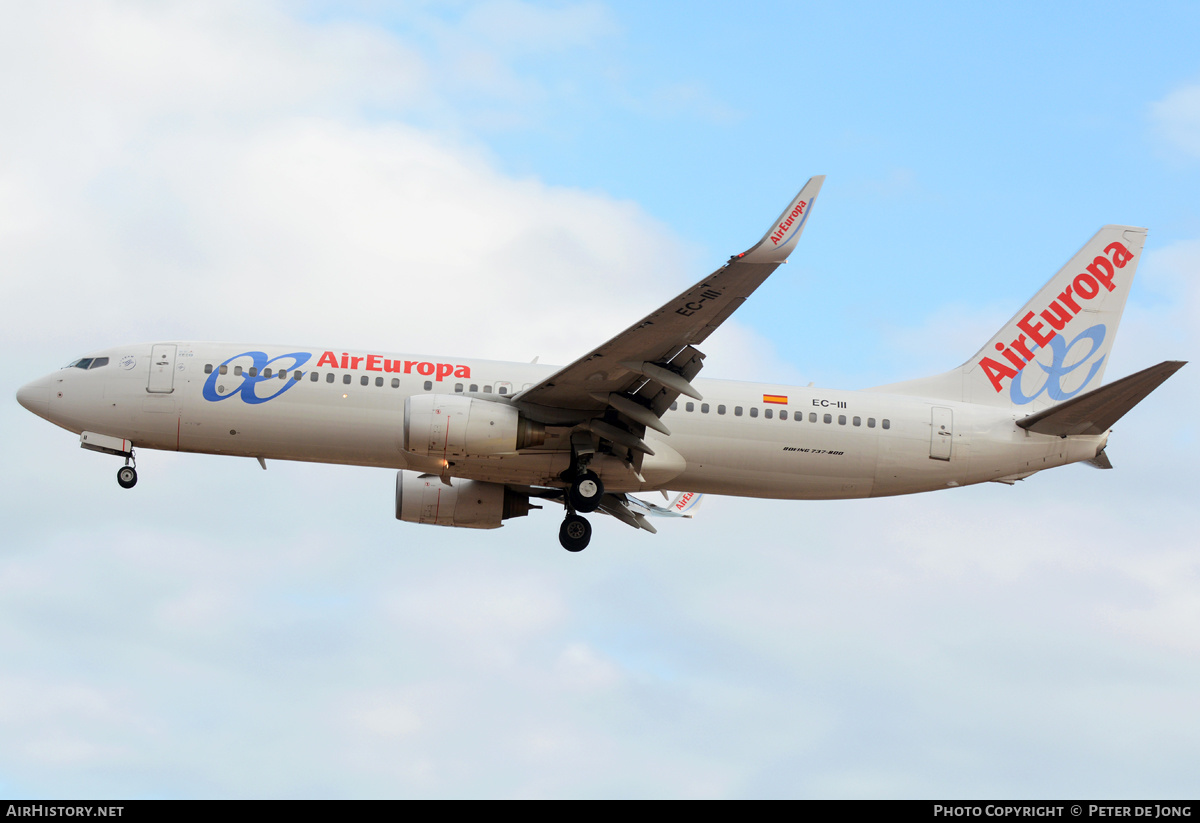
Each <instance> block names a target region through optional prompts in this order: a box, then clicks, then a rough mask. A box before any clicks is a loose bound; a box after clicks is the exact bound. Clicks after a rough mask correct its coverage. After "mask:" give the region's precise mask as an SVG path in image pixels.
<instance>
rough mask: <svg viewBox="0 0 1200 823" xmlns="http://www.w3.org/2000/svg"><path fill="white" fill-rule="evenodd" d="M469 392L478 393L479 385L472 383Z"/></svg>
mask: <svg viewBox="0 0 1200 823" xmlns="http://www.w3.org/2000/svg"><path fill="white" fill-rule="evenodd" d="M471 391H473V392H477V391H479V384H478V383H472V384H471Z"/></svg>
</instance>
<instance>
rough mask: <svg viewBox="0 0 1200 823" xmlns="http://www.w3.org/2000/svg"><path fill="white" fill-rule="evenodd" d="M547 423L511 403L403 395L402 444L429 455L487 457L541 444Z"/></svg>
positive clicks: (439, 395) (409, 449)
mask: <svg viewBox="0 0 1200 823" xmlns="http://www.w3.org/2000/svg"><path fill="white" fill-rule="evenodd" d="M545 441H546V427H545V425H544V424H542V423H535V422H533V421H532V420H528V419H526V418H525V417H524V415H522V414H521V413H520V412H519V411H517V409H516V407H515V406H511V405H509V404H507V403H497V402H493V401H491V400H480V399H479V398H477V397H464V396H463V395H461V394H417V395H413V396H412V397H409V398H408V399H406V400H405V401H404V439H403V442H402V443H401V446H402V447H403V449H404V450H405V451H407V452H413V453H415V454H421V455H427V456H429V457H442V458H446V457H468V456H474V457H486V456H489V455H499V454H516V452H517V450H518V449H527V448H532V447H533V446H540V445H542V443H544V442H545Z"/></svg>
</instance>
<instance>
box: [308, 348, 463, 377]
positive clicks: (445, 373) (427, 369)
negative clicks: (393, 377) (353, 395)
mask: <svg viewBox="0 0 1200 823" xmlns="http://www.w3.org/2000/svg"><path fill="white" fill-rule="evenodd" d="M321 366H329V367H330V368H334V369H351V370H357V369H359V368H360V367H361V368H363V369H365V370H366V371H380V372H392V373H394V374H420V375H424V376H425V377H433V379H434V380H438V381H441V380H445V379H446V378H447V377H452V376H453V377H470V376H471V367H470V366H459V365H457V364H454V363H430V362H428V361H425V360H390V359H386V358H384V357H383V355H380V354H368V355H366V356H365V357H357V356H351V355H349V354H347V353H346V352H342V356H341V359H338V356H337V355H335V354H334V353H333V352H331V351H327V352H325V353H324V354H322V355H321V359H320V360H318V361H317V367H318V368H320V367H321Z"/></svg>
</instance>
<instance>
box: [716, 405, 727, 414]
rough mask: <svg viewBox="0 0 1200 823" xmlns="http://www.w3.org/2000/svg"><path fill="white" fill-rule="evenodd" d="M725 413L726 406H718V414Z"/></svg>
mask: <svg viewBox="0 0 1200 823" xmlns="http://www.w3.org/2000/svg"><path fill="white" fill-rule="evenodd" d="M724 413H725V404H723V403H722V404H721V405H720V406H717V414H724Z"/></svg>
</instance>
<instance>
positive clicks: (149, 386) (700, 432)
mask: <svg viewBox="0 0 1200 823" xmlns="http://www.w3.org/2000/svg"><path fill="white" fill-rule="evenodd" d="M823 181H824V177H814V178H812V179H811V180H809V181H808V183H807V184H806V185H805V186H804V188H803V190H801V192H800V194H799V195H797V197H796V198H795V200H793V201H792V202H791V203H790V204H789V205H788V207H787V208H786V209H785V210H784V211H783V214H781V215H780V217H779V219H778V220H776V221H775V223H773V224H772V226H771V228H770V230H769V231H768V232H767V233H766V235H765V236H764V237H763V238H762V239H761V240H760V241H759V242H758V243H756V244H755V245H754V246H753V247H752V248H751V249H750V250H749V251H746V252H744V253H742V254H738V255H735V256H733V257H732V258H730V259H729V261H728V262H727V263H726V264H725V265H723V266H721V268H719V269H717V271H715V272H713V273H712V274H711V275H709V276H708V277H706V278H704V279H703V280H701V281H700V282H698V283H696V284H695V285H694V286H692V287H691V288H689V289H688V290H686V291H685V292H683V293H682V294H680V295H679V296H678V297H676V298H674V299H673V300H670V301H668V302H667V303H666V304H665V305H664V306H662V307H661V308H659V309H657V310H656V311H654V312H653V313H651V314H650V315H648V316H647V317H645V318H644V319H642V320H640V321H639V322H637V323H635V324H634V325H632V326H630V327H629V328H628V329H626V330H625V331H623V332H621V333H620V334H618V335H617V336H616V337H614V338H612V339H611V340H608V341H607V342H605V343H603V344H601V345H600V346H598V347H596V348H595V349H593V350H592V351H590V352H588V353H587V354H585V355H584V356H583V357H580V358H579V359H578V360H576V361H575V362H574V363H571V364H570V365H569V366H565V367H562V368H556V367H550V366H545V365H539V364H536V363H502V362H494V361H487V360H464V359H460V358H452V357H438V356H428V355H413V354H387V353H382V352H369V351H343V350H341V349H326V348H305V347H296V346H274V345H259V344H253V345H245V344H229V343H193V342H170V343H147V344H141V345H130V346H121V347H118V348H113V349H107V350H105V351H99V352H95V353H93V354H91V355H89V356H87V357H84V358H81V359H79V360H77V361H75V362H73V363H71V364H69V365H68V366H67V367H64V368H63V369H60V370H59V371H57V372H53V373H51V374H49V375H47V376H46V377H43V378H41V379H39V380H35V381H33V382H32V383H29V384H28V385H26V386H23V387H22V388H21V389H20V390H19V391H18V393H17V399H18V400H19V401H20V403H21V405H23V406H24V407H25V408H27V409H29V410H30V411H32V412H34V413H35V414H37V415H39V416H41V417H44V418H46V419H47V420H49V421H51V422H52V423H55V424H57V425H59V426H61V427H62V428H64V429H67V430H69V431H72V432H75V433H76V434H78V435H79V436H80V443H81V445H82V446H83V447H84V448H87V449H92V450H95V451H99V452H104V453H107V454H113V455H117V456H119V457H123V458H124V459H125V464H124V465H123V466H122V467H121V468H120V470H119V471H118V473H117V481H118V482H119V483H120V484H121V485H122V486H124V487H126V488H130V487H132V486H133V485H134V483H136V482H137V473H136V467H135V464H134V450H135V449H139V448H147V449H169V450H174V451H185V452H204V453H212V454H230V455H241V456H246V457H254V458H257V459H258V460H259V461H260V462H261V463H262V464H263V467H264V468H265V467H266V462H265V461H266V460H267V459H281V460H307V461H317V462H324V463H347V464H354V465H362V466H385V467H390V468H395V469H398V470H399V471H398V473H397V477H396V517H397V518H399V519H401V520H406V521H409V522H413V523H427V524H436V525H440V526H461V527H468V528H482V529H488V528H496V527H498V526H500V525H502V522H503V521H504V520H505V519H506V518H509V517H519V516H522V515H525V514H527V513H528V512H529V510H530V509H531V508H537V507H536V506H532V505H531V501H535V500H543V501H556V502H559V503H561V504H562V505H563V506H564V507H565V509H566V517H565V519H564V521H563V523H562V526H561V528H560V530H559V539H560V541H561V543H562V545H563V546H564V547H565V548H567V549H569V550H571V551H579V550H581V549H583V548H584V547H586V546H587V544H588V541H589V540H590V538H591V526H590V524H589V522H588V521H587V519H586V518H584V517H583V516H582V515H583V514H586V513H590V512H596V511H600V512H603V513H605V514H609V515H612V516H613V517H616V518H617V519H618V520H621V521H622V522H624V523H627V524H629V525H630V526H634V527H637V528H642V529H646V530H647V531H651V532H653V531H655V529H654V527H653V526H652V525H651V524H650V522H649V519H648V516H660V515H661V516H676V517H677V516H687V515H686V512H688V511H689V510H690V509H691V508H692V507H694V506H695V505H696V503H697V501H698V500H699V497H700V495H701V494H709V493H711V494H730V495H743V496H753V497H772V498H793V499H830V498H850V497H880V496H884V495H896V494H909V493H912V492H921V491H932V490H934V489H944V488H948V487H954V486H963V485H967V484H970V483H981V482H984V481H989V480H991V481H999V482H1002V483H1010V484H1011V483H1013V482H1015V481H1017V480H1020V479H1023V478H1026V477H1028V476H1029V475H1031V474H1034V473H1035V472H1039V471H1042V470H1044V469H1048V468H1053V467H1054V466H1061V465H1064V464H1066V463H1074V462H1078V461H1086V462H1090V463H1092V464H1093V465H1096V466H1100V467H1102V468H1109V467H1110V465H1109V463H1108V460H1107V458H1106V456H1105V453H1104V448H1105V444H1106V443H1107V440H1108V436H1109V432H1110V428H1111V426H1112V425H1113V423H1114V422H1116V420H1117V419H1119V418H1120V417H1121V416H1122V415H1123V414H1125V413H1126V412H1127V411H1129V409H1131V408H1133V406H1135V405H1136V404H1137V403H1138V402H1140V401H1141V400H1142V399H1143V398H1144V397H1145V396H1146V395H1147V394H1149V393H1150V392H1151V391H1152V390H1153V389H1154V388H1155V387H1157V386H1158V385H1159V384H1160V383H1162V382H1163V381H1164V380H1166V379H1167V378H1168V377H1169V376H1170V375H1171V374H1173V373H1174V372H1175V371H1176V370H1177V369H1179V368H1180V367H1181V366H1182V365H1183V363H1181V362H1177V361H1167V362H1163V363H1160V364H1158V365H1157V366H1152V367H1150V368H1148V369H1146V370H1144V371H1141V372H1138V373H1136V374H1133V375H1130V376H1128V377H1125V378H1122V379H1121V380H1118V381H1116V382H1114V383H1111V384H1108V385H1104V386H1102V385H1100V384H1101V380H1102V379H1103V375H1104V369H1105V365H1106V364H1107V362H1108V358H1109V351H1110V349H1111V347H1112V343H1113V339H1114V338H1115V337H1116V332H1117V324H1118V322H1119V321H1120V318H1121V313H1122V311H1123V309H1124V307H1125V300H1126V297H1127V296H1128V294H1129V288H1130V283H1131V282H1132V280H1133V275H1134V271H1135V270H1136V268H1137V264H1138V260H1139V258H1140V256H1141V253H1142V245H1143V243H1144V241H1145V237H1146V232H1145V229H1139V228H1133V227H1129V226H1105V227H1104V228H1102V229H1100V231H1099V232H1097V233H1096V235H1095V236H1094V237H1093V238H1092V239H1091V240H1089V241H1088V242H1087V243H1086V244H1085V245H1084V247H1083V248H1082V249H1081V250H1080V251H1079V252H1078V253H1077V254H1076V255H1075V256H1074V257H1072V258H1071V260H1070V261H1069V262H1068V263H1067V265H1066V266H1065V267H1064V268H1063V269H1062V270H1061V271H1059V272H1058V274H1056V275H1055V276H1054V277H1053V278H1051V280H1050V282H1049V283H1047V284H1046V285H1045V286H1044V287H1043V288H1042V289H1041V291H1039V292H1038V293H1037V294H1036V295H1035V296H1034V297H1033V299H1032V300H1030V301H1029V303H1028V304H1026V305H1025V306H1024V307H1023V308H1022V309H1021V310H1020V311H1018V312H1017V313H1016V314H1015V315H1014V316H1013V317H1012V319H1011V320H1009V322H1008V323H1006V324H1005V325H1004V326H1003V327H1002V328H1001V329H1000V331H998V332H997V333H996V334H995V335H994V336H993V337H992V339H991V340H989V341H988V342H987V343H985V344H984V346H983V348H981V349H980V350H979V352H978V353H977V354H975V355H974V356H973V357H971V358H970V359H969V360H967V361H966V362H965V363H964V364H963V365H962V366H960V367H958V368H956V369H953V370H952V371H949V372H946V373H945V374H940V375H935V376H933V377H928V378H923V379H919V380H913V381H909V382H905V383H897V384H893V385H889V386H881V387H878V388H873V389H867V390H865V391H837V390H831V389H817V388H811V387H806V388H800V387H796V386H783V385H776V384H772V383H743V382H733V381H717V380H697V379H696V376H697V374H698V373H699V371H700V368H701V366H702V364H703V360H704V355H703V354H702V353H701V351H700V349H699V348H698V347H699V346H701V345H702V344H703V343H704V341H705V339H706V338H707V337H708V336H709V334H711V333H712V332H713V330H715V329H716V328H717V327H718V326H719V325H720V324H721V323H722V322H724V321H725V319H726V318H728V317H729V316H730V315H731V314H732V313H733V312H734V311H735V310H736V309H737V307H738V306H739V305H741V304H742V302H744V301H745V300H746V299H747V298H749V296H750V295H751V293H752V292H753V291H754V290H755V289H756V288H758V286H759V285H760V284H762V282H763V281H764V280H765V279H766V278H767V277H768V275H770V274H771V273H772V272H773V271H774V270H775V269H776V268H777V267H778V266H779V265H780V264H781V263H783V262H784V261H785V260H786V259H787V257H788V255H789V254H790V253H791V252H792V250H793V249H794V248H795V247H796V244H797V241H798V240H799V239H800V235H801V233H802V232H803V231H804V227H805V225H806V223H807V221H808V218H809V216H810V215H811V213H812V208H813V204H814V203H815V201H816V198H817V194H818V193H819V191H820V188H821V184H822V182H823ZM667 488H672V489H688V490H689V491H688V492H685V493H682V494H680V495H678V496H676V498H675V499H674V500H673V502H672V503H670V504H669V505H666V506H659V505H654V504H651V503H648V502H646V501H643V500H640V499H638V498H636V497H633V496H632V493H634V492H646V491H656V490H663V489H667Z"/></svg>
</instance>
